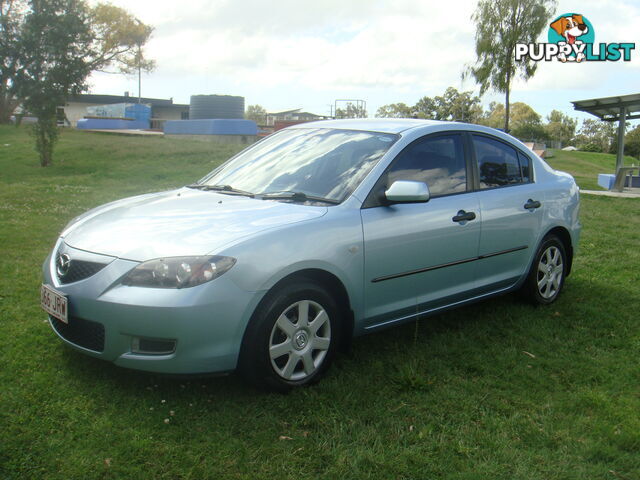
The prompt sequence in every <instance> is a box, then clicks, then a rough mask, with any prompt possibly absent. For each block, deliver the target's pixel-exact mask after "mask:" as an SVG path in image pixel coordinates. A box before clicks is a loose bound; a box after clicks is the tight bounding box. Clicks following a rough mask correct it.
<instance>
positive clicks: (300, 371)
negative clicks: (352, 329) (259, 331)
mask: <svg viewBox="0 0 640 480" xmlns="http://www.w3.org/2000/svg"><path fill="white" fill-rule="evenodd" d="M330 344H331V321H330V320H329V315H327V312H326V311H325V309H324V308H323V307H322V305H320V304H319V303H316V302H314V301H312V300H302V301H299V302H296V303H294V304H292V305H290V306H288V307H287V308H286V309H285V310H284V312H282V314H281V315H280V316H279V317H278V319H277V320H276V323H275V325H274V326H273V329H272V330H271V336H270V337H269V357H270V359H271V366H272V367H273V369H274V371H275V372H276V373H277V374H278V375H279V376H280V377H282V378H284V379H285V380H294V381H297V380H303V379H305V378H307V377H309V376H310V375H313V373H314V372H316V371H317V370H318V369H319V368H320V366H321V365H322V362H323V361H324V359H325V357H326V356H327V351H328V350H329V345H330Z"/></svg>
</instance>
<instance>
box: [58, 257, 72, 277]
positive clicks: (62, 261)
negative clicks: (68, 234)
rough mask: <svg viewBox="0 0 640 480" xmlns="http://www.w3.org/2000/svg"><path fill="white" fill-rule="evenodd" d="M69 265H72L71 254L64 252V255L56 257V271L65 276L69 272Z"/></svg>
mask: <svg viewBox="0 0 640 480" xmlns="http://www.w3.org/2000/svg"><path fill="white" fill-rule="evenodd" d="M69 267H71V259H70V258H69V255H67V254H66V253H63V254H62V255H58V258H57V259H56V271H57V272H58V275H59V276H61V277H64V276H65V275H66V274H67V273H69Z"/></svg>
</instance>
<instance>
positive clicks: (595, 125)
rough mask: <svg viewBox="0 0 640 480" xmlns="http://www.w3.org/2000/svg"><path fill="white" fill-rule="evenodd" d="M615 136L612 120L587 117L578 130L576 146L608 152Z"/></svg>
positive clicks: (614, 126)
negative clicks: (604, 120)
mask: <svg viewBox="0 0 640 480" xmlns="http://www.w3.org/2000/svg"><path fill="white" fill-rule="evenodd" d="M616 138H617V135H616V125H614V124H613V123H612V122H603V121H601V120H592V119H587V120H584V121H583V122H582V126H581V127H580V130H579V131H578V135H577V136H576V146H577V147H578V148H579V149H580V150H585V151H589V152H604V153H609V152H611V150H612V146H613V145H614V143H615V140H616Z"/></svg>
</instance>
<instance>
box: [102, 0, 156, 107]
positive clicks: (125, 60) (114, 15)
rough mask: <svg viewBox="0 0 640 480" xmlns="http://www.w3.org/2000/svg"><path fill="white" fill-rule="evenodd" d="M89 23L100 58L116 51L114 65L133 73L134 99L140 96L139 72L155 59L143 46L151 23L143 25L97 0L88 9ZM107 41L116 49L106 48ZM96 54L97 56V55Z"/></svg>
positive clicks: (125, 13)
mask: <svg viewBox="0 0 640 480" xmlns="http://www.w3.org/2000/svg"><path fill="white" fill-rule="evenodd" d="M91 25H92V28H93V31H94V33H95V34H96V41H95V44H96V46H97V48H98V49H99V50H100V51H101V53H102V58H108V57H112V58H115V57H117V56H118V55H119V56H120V58H118V61H117V66H118V70H119V71H120V72H121V73H124V74H127V75H137V77H138V103H140V101H141V98H142V72H146V73H149V72H151V71H153V70H154V69H155V67H156V62H155V61H154V60H150V59H148V58H147V57H146V55H145V52H144V46H145V44H146V43H147V42H148V41H149V38H151V34H152V33H153V27H151V26H149V25H145V24H144V23H142V22H141V21H140V20H138V19H137V18H135V17H133V16H131V15H130V14H129V13H128V12H127V11H126V10H123V9H121V8H118V7H115V6H113V5H110V4H98V5H96V7H95V8H94V9H93V10H92V11H91ZM110 45H120V46H121V47H120V48H119V49H118V50H115V51H112V52H108V51H106V50H107V49H108V48H109V46H110ZM99 58H100V56H99Z"/></svg>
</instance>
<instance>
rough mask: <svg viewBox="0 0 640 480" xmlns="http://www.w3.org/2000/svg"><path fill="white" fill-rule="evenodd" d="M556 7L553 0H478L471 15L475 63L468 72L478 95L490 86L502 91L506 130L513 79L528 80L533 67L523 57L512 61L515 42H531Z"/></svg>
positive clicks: (534, 65)
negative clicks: (474, 43)
mask: <svg viewBox="0 0 640 480" xmlns="http://www.w3.org/2000/svg"><path fill="white" fill-rule="evenodd" d="M555 9H556V1H555V0H480V1H479V2H478V7H477V9H476V11H475V13H474V14H473V16H472V17H471V18H472V20H473V21H474V22H475V23H476V57H477V58H476V63H475V64H474V65H472V66H468V67H467V68H466V69H465V71H464V72H463V74H462V76H463V78H464V77H466V76H468V75H471V76H472V77H473V78H474V79H475V81H476V82H477V83H478V84H480V95H483V94H484V93H485V92H486V91H487V90H489V89H493V90H496V91H497V92H500V93H504V94H505V117H504V130H505V131H506V132H508V131H509V117H510V94H511V84H512V82H513V80H514V79H515V78H516V77H518V76H520V77H521V78H523V79H525V80H528V79H529V78H531V77H532V76H533V75H534V74H535V72H536V68H537V64H536V62H534V61H532V60H531V59H529V58H527V59H526V60H522V61H519V62H516V60H515V48H516V44H518V43H534V42H535V41H536V39H537V38H538V36H539V35H540V33H541V32H542V30H543V29H544V27H545V26H546V25H547V22H548V20H549V19H550V17H551V16H552V15H553V13H554V12H555Z"/></svg>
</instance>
